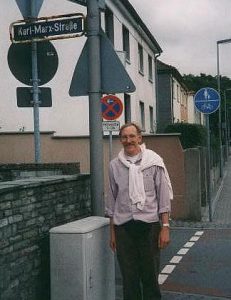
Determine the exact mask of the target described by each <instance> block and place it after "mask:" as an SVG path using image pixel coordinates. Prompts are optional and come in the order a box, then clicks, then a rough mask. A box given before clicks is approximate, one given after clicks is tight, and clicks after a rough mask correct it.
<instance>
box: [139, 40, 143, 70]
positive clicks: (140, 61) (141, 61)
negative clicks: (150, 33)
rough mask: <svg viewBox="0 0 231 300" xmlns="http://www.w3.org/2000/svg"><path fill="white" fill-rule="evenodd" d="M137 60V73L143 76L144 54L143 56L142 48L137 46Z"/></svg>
mask: <svg viewBox="0 0 231 300" xmlns="http://www.w3.org/2000/svg"><path fill="white" fill-rule="evenodd" d="M138 58H139V72H140V73H141V74H142V75H143V74H144V54H143V47H142V46H141V45H140V44H138Z"/></svg>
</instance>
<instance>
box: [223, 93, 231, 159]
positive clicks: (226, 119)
mask: <svg viewBox="0 0 231 300" xmlns="http://www.w3.org/2000/svg"><path fill="white" fill-rule="evenodd" d="M228 91H231V88H229V89H226V90H224V105H225V144H226V158H227V160H228V157H229V124H228V117H227V115H228V113H227V92H228Z"/></svg>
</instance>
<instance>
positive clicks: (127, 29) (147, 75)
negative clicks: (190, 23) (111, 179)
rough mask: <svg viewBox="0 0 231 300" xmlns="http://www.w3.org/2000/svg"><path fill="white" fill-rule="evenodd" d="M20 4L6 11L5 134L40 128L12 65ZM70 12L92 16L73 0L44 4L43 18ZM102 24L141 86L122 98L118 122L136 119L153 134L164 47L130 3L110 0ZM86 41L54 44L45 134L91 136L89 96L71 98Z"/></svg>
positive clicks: (0, 105)
mask: <svg viewBox="0 0 231 300" xmlns="http://www.w3.org/2000/svg"><path fill="white" fill-rule="evenodd" d="M28 1H29V0H28ZM28 1H26V0H25V3H26V2H28ZM17 3H20V1H16V0H12V1H7V0H3V3H2V5H1V11H0V16H1V20H2V22H1V27H0V39H1V47H0V57H1V68H0V77H1V82H0V94H1V101H0V132H17V131H33V130H34V121H33V108H31V107H26V108H19V107H18V106H17V95H16V89H17V88H18V87H26V85H24V84H23V83H21V82H20V81H18V80H17V79H16V78H15V77H14V75H13V74H12V73H11V71H10V68H9V65H8V53H9V48H10V46H11V41H10V34H9V26H10V24H11V23H12V22H15V21H17V20H22V19H23V17H22V14H21V12H20V9H19V7H18V5H17ZM21 3H23V1H21ZM6 11H7V14H6V13H5V12H6ZM70 13H83V14H84V15H85V16H86V14H87V10H86V7H85V6H82V5H79V4H76V3H73V2H71V1H68V0H62V1H61V0H44V1H42V6H41V9H40V11H39V15H38V17H49V16H57V15H63V14H70ZM101 23H102V28H103V30H105V31H106V33H107V35H108V37H109V39H110V40H111V41H112V43H113V44H114V49H115V50H116V51H118V53H119V54H120V55H121V54H122V57H125V60H124V66H125V68H126V70H127V72H128V74H129V75H130V77H131V79H132V80H133V83H134V84H135V86H136V91H135V92H134V93H131V94H117V96H118V97H119V98H120V99H121V100H122V102H123V105H124V109H123V113H122V115H121V117H120V118H119V119H118V121H120V124H121V125H122V124H123V123H125V122H127V121H135V122H137V123H139V124H140V125H141V127H142V129H143V131H144V132H145V133H147V134H149V133H153V132H155V122H156V85H155V82H156V77H155V74H156V72H155V61H156V58H155V57H156V56H157V55H159V54H160V53H161V48H160V46H159V45H158V43H157V42H156V40H155V38H154V37H153V35H152V34H151V33H150V31H149V30H148V28H147V27H146V26H145V24H144V23H143V22H142V20H141V19H140V17H139V16H138V14H137V13H136V11H135V10H134V8H133V7H132V6H131V4H130V3H129V2H128V1H127V0H116V1H115V0H114V1H112V0H108V1H106V10H105V11H103V12H102V13H101ZM85 41H86V37H85V36H82V37H77V38H73V39H63V40H55V41H52V44H53V45H54V47H55V49H56V52H57V56H58V62H59V63H58V69H57V72H56V74H55V75H54V77H53V78H52V79H51V80H50V81H49V82H47V83H46V84H44V86H43V87H49V88H51V92H52V107H40V109H39V112H40V113H39V120H40V131H54V132H55V135H58V136H83V135H88V134H89V106H88V97H87V96H81V97H70V96H69V88H70V84H71V79H72V76H73V73H74V69H75V66H76V63H77V61H78V58H79V56H80V53H81V50H82V48H83V46H84V43H85ZM39 43H42V42H39Z"/></svg>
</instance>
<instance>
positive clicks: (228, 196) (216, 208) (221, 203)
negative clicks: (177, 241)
mask: <svg viewBox="0 0 231 300" xmlns="http://www.w3.org/2000/svg"><path fill="white" fill-rule="evenodd" d="M171 227H185V228H231V158H229V161H228V162H227V163H226V165H225V168H224V175H223V178H222V180H221V185H220V188H219V190H218V192H217V194H216V195H215V197H213V199H212V222H210V221H209V212H208V209H207V210H206V212H205V214H204V216H203V218H202V221H201V222H185V221H172V225H171ZM162 298H163V300H181V299H182V300H186V299H187V300H189V299H197V300H199V299H200V300H216V299H220V300H221V299H227V298H217V297H211V296H209V297H208V296H203V295H194V294H193V295H189V294H187V295H185V294H183V293H172V292H167V291H164V292H162ZM122 299H123V297H122V282H121V275H120V273H119V269H118V265H116V300H122Z"/></svg>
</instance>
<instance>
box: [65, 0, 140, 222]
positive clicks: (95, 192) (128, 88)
mask: <svg viewBox="0 0 231 300" xmlns="http://www.w3.org/2000/svg"><path fill="white" fill-rule="evenodd" d="M69 1H71V2H75V3H78V4H82V5H86V6H87V37H88V38H87V41H86V43H85V45H84V48H83V50H82V52H81V54H80V57H79V60H78V62H77V65H76V68H75V71H74V74H73V78H72V81H71V85H70V89H69V95H70V96H74V97H76V96H85V95H89V131H90V173H91V197H92V212H93V214H94V215H98V216H101V215H104V204H103V199H104V196H103V194H104V174H103V170H104V163H103V130H102V108H101V101H100V100H101V97H102V94H110V93H129V92H134V91H135V85H134V84H133V82H132V80H131V78H130V77H129V75H128V73H127V71H126V69H125V68H124V66H123V64H122V63H121V61H120V59H119V57H118V55H117V54H116V52H115V50H114V48H113V45H112V44H111V42H110V41H109V39H108V38H107V36H106V35H105V34H104V33H103V31H102V29H101V27H100V9H105V0H86V1H81V0H69ZM114 109H115V110H116V107H115V108H114ZM111 120H112V119H111Z"/></svg>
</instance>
